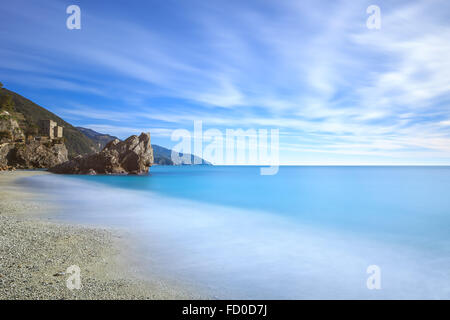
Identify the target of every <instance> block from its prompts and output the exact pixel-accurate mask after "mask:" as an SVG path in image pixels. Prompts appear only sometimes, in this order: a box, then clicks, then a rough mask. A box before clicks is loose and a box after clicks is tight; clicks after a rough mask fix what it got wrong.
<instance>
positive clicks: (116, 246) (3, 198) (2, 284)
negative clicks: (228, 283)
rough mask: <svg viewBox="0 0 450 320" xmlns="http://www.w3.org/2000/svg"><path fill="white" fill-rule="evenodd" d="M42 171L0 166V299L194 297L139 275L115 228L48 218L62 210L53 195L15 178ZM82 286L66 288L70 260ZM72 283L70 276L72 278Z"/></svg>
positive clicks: (189, 293) (185, 290)
mask: <svg viewBox="0 0 450 320" xmlns="http://www.w3.org/2000/svg"><path fill="white" fill-rule="evenodd" d="M45 174H49V173H47V172H44V171H4V172H0V299H57V300H61V299H194V298H199V297H198V296H197V295H195V294H194V293H192V292H190V291H189V290H187V289H186V288H182V287H181V286H178V285H176V284H173V283H167V282H164V281H159V280H157V279H151V280H150V279H143V278H142V277H141V276H140V275H139V273H138V272H137V271H136V269H135V268H134V267H133V266H132V265H131V264H130V262H129V261H128V260H127V257H126V255H125V253H126V252H129V250H128V248H127V246H129V243H128V242H127V240H126V239H125V238H126V236H124V235H123V234H121V233H120V231H118V230H114V229H105V228H98V227H96V228H94V227H89V226H80V225H74V224H68V223H58V222H53V221H52V222H50V221H47V219H46V218H44V216H43V215H42V214H43V213H45V215H51V214H52V212H57V210H61V208H59V207H58V206H57V205H55V204H54V203H52V202H51V195H48V194H39V193H36V192H30V191H29V190H25V189H24V188H23V187H21V186H19V185H17V184H15V183H14V182H15V180H16V179H20V178H24V177H30V176H34V175H45ZM74 265H75V266H78V267H79V268H80V283H81V288H80V289H76V288H75V289H72V290H71V289H69V288H68V286H67V280H68V279H69V278H70V276H71V274H67V273H66V270H67V268H68V267H70V266H74ZM71 283H73V282H71Z"/></svg>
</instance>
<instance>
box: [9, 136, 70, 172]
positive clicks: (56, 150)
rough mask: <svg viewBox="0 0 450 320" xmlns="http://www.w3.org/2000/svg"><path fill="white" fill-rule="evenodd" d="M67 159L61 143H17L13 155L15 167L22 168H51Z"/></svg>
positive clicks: (65, 150)
mask: <svg viewBox="0 0 450 320" xmlns="http://www.w3.org/2000/svg"><path fill="white" fill-rule="evenodd" d="M67 160H68V153H67V148H66V146H65V145H64V144H63V143H52V142H48V143H44V144H42V143H40V142H38V141H33V142H30V143H27V144H17V145H16V151H15V155H14V162H15V167H16V168H23V169H33V168H51V167H54V166H56V165H58V164H61V163H64V162H66V161H67Z"/></svg>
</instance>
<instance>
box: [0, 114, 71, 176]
mask: <svg viewBox="0 0 450 320" xmlns="http://www.w3.org/2000/svg"><path fill="white" fill-rule="evenodd" d="M25 140H26V139H25V135H24V133H23V131H22V129H21V128H20V127H19V124H18V121H17V120H16V119H15V117H14V116H13V115H11V114H10V113H9V112H7V111H2V112H0V170H7V169H34V168H49V167H53V166H56V165H58V164H60V163H63V162H65V161H67V160H68V152H67V149H66V146H65V145H64V143H62V142H60V141H47V142H45V143H41V142H40V141H34V140H31V141H25Z"/></svg>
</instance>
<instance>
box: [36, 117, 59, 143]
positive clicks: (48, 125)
mask: <svg viewBox="0 0 450 320" xmlns="http://www.w3.org/2000/svg"><path fill="white" fill-rule="evenodd" d="M39 130H40V133H41V134H42V135H44V136H47V137H49V139H57V138H62V137H63V127H60V126H58V125H57V123H56V122H55V121H53V120H41V121H39Z"/></svg>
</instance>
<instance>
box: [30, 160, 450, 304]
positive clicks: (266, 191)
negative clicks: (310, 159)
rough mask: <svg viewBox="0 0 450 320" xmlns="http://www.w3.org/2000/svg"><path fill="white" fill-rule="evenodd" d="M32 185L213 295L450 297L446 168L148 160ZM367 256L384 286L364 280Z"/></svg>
mask: <svg viewBox="0 0 450 320" xmlns="http://www.w3.org/2000/svg"><path fill="white" fill-rule="evenodd" d="M44 181H45V183H44ZM28 183H29V185H30V186H32V187H33V186H34V187H39V188H40V189H41V190H43V188H44V189H46V190H48V191H49V192H52V193H54V194H57V195H58V198H59V199H63V200H64V204H65V206H66V208H67V210H66V211H65V212H64V213H63V214H61V216H60V217H59V218H61V219H68V220H75V221H77V222H83V223H89V224H100V225H107V226H120V227H125V228H128V229H130V230H132V231H133V233H134V234H135V235H136V236H137V237H138V238H139V239H140V240H139V243H140V244H139V250H140V252H141V254H142V260H146V259H147V258H148V259H149V264H148V265H149V268H150V265H151V268H152V272H156V273H158V272H161V273H163V272H164V273H167V274H172V275H176V276H177V277H179V278H184V279H188V280H189V281H192V282H193V283H195V284H199V285H203V286H205V287H207V288H208V289H209V290H211V291H212V292H214V294H215V295H217V296H219V297H231V298H326V299H341V298H356V299H366V298H369V299H370V298H399V299H402V298H430V299H434V298H437V299H441V298H450V167H281V168H280V170H279V172H278V174H277V175H274V176H261V175H259V167H216V166H214V167H213V166H182V167H169V166H167V167H164V166H155V167H152V168H151V174H150V175H149V176H55V175H48V176H39V177H33V178H32V179H31V180H29V181H28ZM155 238H156V239H158V241H155ZM150 258H151V259H150ZM150 260H151V263H150ZM374 264H375V265H378V266H379V267H380V269H381V270H382V284H383V285H382V289H381V290H369V289H368V288H367V286H366V280H367V277H368V274H367V272H366V269H367V267H368V266H369V265H374Z"/></svg>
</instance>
